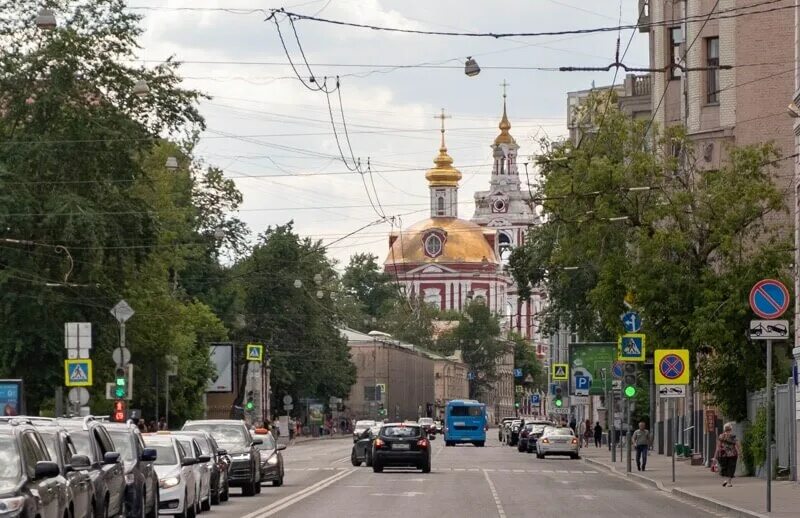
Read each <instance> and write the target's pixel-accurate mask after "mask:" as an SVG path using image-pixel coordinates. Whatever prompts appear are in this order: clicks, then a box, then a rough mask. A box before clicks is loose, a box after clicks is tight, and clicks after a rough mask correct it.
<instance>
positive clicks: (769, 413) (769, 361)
mask: <svg viewBox="0 0 800 518" xmlns="http://www.w3.org/2000/svg"><path fill="white" fill-rule="evenodd" d="M766 442H767V512H768V513H770V512H772V340H767V438H766Z"/></svg>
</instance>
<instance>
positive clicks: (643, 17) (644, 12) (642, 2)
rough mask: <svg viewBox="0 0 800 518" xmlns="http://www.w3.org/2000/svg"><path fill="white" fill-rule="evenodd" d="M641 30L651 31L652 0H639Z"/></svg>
mask: <svg viewBox="0 0 800 518" xmlns="http://www.w3.org/2000/svg"><path fill="white" fill-rule="evenodd" d="M637 24H638V25H639V32H650V0H639V21H638V23H637Z"/></svg>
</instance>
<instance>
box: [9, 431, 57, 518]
mask: <svg viewBox="0 0 800 518" xmlns="http://www.w3.org/2000/svg"><path fill="white" fill-rule="evenodd" d="M68 498H69V495H68V491H67V481H66V480H65V479H64V477H63V476H62V474H61V469H60V468H59V466H58V464H57V463H56V462H54V461H53V460H52V459H51V458H50V455H49V454H48V452H47V447H46V446H45V444H44V442H43V441H42V437H41V435H39V432H37V431H36V429H35V428H34V427H33V426H32V425H31V424H30V421H27V420H17V419H11V420H8V421H6V422H4V423H2V424H0V506H1V507H0V509H2V511H0V513H2V516H15V517H16V516H25V517H40V518H61V517H62V516H69V507H68V505H69V501H68Z"/></svg>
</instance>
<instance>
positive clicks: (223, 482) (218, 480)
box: [180, 430, 231, 505]
mask: <svg viewBox="0 0 800 518" xmlns="http://www.w3.org/2000/svg"><path fill="white" fill-rule="evenodd" d="M180 435H187V436H189V437H192V438H194V439H195V440H196V441H197V444H198V445H199V446H200V452H201V453H202V454H203V455H204V456H208V457H210V459H211V460H210V461H209V462H208V467H209V469H210V470H211V503H212V504H213V505H219V504H220V503H221V502H227V501H228V498H230V487H229V486H228V470H229V469H230V465H231V462H230V457H228V452H227V451H225V450H224V449H222V448H220V447H219V445H218V444H217V441H216V440H214V438H213V437H212V436H211V434H210V433H208V432H205V431H197V432H191V431H188V430H187V431H182V432H180Z"/></svg>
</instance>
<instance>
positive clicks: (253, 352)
mask: <svg viewBox="0 0 800 518" xmlns="http://www.w3.org/2000/svg"><path fill="white" fill-rule="evenodd" d="M246 359H247V361H249V362H260V361H264V346H263V345H261V344H247V354H246Z"/></svg>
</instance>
